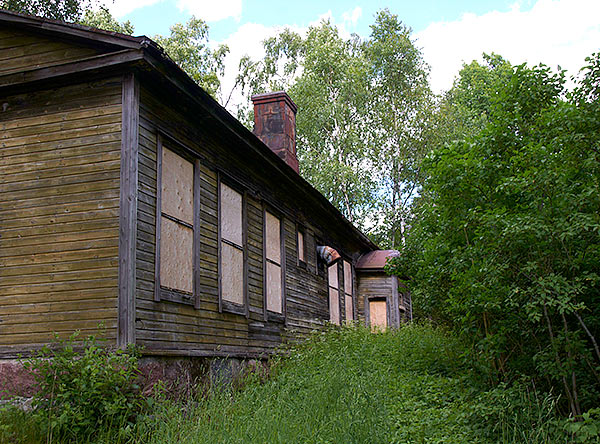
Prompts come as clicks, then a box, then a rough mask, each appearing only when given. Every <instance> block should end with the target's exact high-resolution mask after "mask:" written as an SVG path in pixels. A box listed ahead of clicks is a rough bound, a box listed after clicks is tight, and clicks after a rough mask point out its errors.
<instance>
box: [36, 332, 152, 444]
mask: <svg viewBox="0 0 600 444" xmlns="http://www.w3.org/2000/svg"><path fill="white" fill-rule="evenodd" d="M78 336H79V333H78V332H76V333H74V334H73V335H72V336H71V337H69V338H68V339H67V340H59V339H58V337H57V338H56V340H55V343H54V344H53V346H52V347H44V348H43V349H42V350H41V351H40V352H39V353H38V354H37V356H35V357H34V358H31V359H29V360H27V361H25V362H24V365H25V366H26V368H28V369H29V370H31V371H32V372H33V374H34V376H35V379H36V382H37V383H38V385H39V392H38V393H37V394H36V395H35V397H34V402H33V406H34V416H35V418H36V419H37V420H38V423H39V425H40V426H41V429H42V430H43V431H44V432H45V433H46V435H47V436H49V437H51V436H52V435H55V436H60V437H64V438H67V439H73V440H79V439H80V438H81V439H83V438H87V437H89V436H91V435H92V434H95V433H97V432H98V431H99V430H102V429H110V428H115V427H116V428H123V429H124V430H125V431H126V430H128V428H131V427H132V425H133V422H134V420H135V419H136V416H137V415H138V414H139V413H140V412H141V411H142V408H143V406H144V405H145V401H144V400H143V399H144V398H143V397H142V394H141V392H140V389H139V386H138V385H137V381H136V380H137V378H138V374H139V372H138V353H137V350H136V349H135V348H133V347H130V348H128V349H127V350H120V349H111V348H109V347H102V346H100V344H99V340H98V339H96V337H94V336H90V337H88V338H85V339H84V340H83V341H81V342H79V343H78V342H77V339H78Z"/></svg>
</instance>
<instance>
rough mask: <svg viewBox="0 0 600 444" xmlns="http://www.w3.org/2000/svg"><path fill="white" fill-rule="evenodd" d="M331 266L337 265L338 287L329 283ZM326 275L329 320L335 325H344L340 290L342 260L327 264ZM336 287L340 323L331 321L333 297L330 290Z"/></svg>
mask: <svg viewBox="0 0 600 444" xmlns="http://www.w3.org/2000/svg"><path fill="white" fill-rule="evenodd" d="M331 267H336V273H337V281H338V282H337V288H336V287H333V286H331V285H330V283H329V268H331ZM325 277H326V279H327V308H328V310H329V322H330V323H331V324H333V325H342V304H341V303H340V302H341V301H340V298H341V291H340V260H337V261H335V263H334V264H332V265H327V264H325ZM331 289H334V290H336V291H337V301H338V316H339V323H338V324H336V323H334V322H332V321H331V298H330V296H329V290H331Z"/></svg>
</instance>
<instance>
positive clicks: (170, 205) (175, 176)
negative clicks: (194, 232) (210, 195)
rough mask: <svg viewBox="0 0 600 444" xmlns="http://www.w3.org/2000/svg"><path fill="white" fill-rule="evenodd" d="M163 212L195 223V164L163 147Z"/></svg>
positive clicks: (189, 222) (191, 223)
mask: <svg viewBox="0 0 600 444" xmlns="http://www.w3.org/2000/svg"><path fill="white" fill-rule="evenodd" d="M161 199H162V201H161V206H162V212H163V213H165V214H168V215H169V216H172V217H174V218H176V219H179V220H180V221H183V222H186V223H188V224H190V225H193V224H194V164H193V163H192V162H189V161H188V160H186V159H184V158H183V157H181V156H179V155H177V154H175V153H174V152H173V151H171V150H170V149H168V148H165V147H163V149H162V184H161Z"/></svg>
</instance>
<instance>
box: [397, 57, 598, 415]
mask: <svg viewBox="0 0 600 444" xmlns="http://www.w3.org/2000/svg"><path fill="white" fill-rule="evenodd" d="M506 63H507V62H506ZM506 63H505V62H503V63H502V70H503V72H502V74H501V75H500V76H498V79H499V81H498V82H496V83H495V84H494V87H493V89H492V90H489V91H488V92H487V93H485V92H484V93H480V94H479V93H476V94H471V90H470V89H469V88H466V89H462V90H461V91H460V92H461V93H464V94H463V96H462V98H465V99H468V100H467V101H466V102H465V105H464V106H465V107H466V108H467V110H468V111H469V112H472V115H473V116H474V119H475V120H474V121H476V123H477V124H476V125H475V126H474V127H473V133H472V134H468V133H467V135H466V137H464V138H463V139H462V140H457V141H455V142H453V143H450V144H447V145H445V146H439V147H437V148H436V149H435V150H434V151H433V152H432V153H431V154H430V155H429V156H428V157H427V159H426V161H425V162H424V173H425V174H426V179H425V181H424V186H423V190H422V194H421V197H420V198H419V205H418V206H417V210H416V212H415V217H414V218H413V220H412V222H411V225H412V227H411V230H410V233H409V235H408V238H407V245H406V248H405V249H404V251H403V255H402V257H401V258H400V259H397V260H396V263H395V265H394V267H393V269H394V270H395V272H396V273H398V274H400V275H402V276H410V277H411V279H410V283H409V285H410V287H411V291H412V294H413V301H414V304H415V307H416V308H417V309H419V310H421V311H422V313H426V314H427V316H432V317H434V318H436V319H441V320H445V321H447V322H450V323H451V324H452V325H454V326H455V327H456V328H457V330H459V331H460V332H462V333H463V334H464V335H465V337H466V338H468V339H469V340H470V341H471V342H472V343H473V344H474V348H475V349H476V351H478V352H479V353H480V356H481V357H482V359H484V360H485V361H486V362H487V363H488V364H489V368H490V371H491V375H495V377H499V378H502V379H505V380H511V379H512V378H514V377H516V376H517V375H519V374H521V375H527V376H529V377H532V378H534V379H535V380H536V383H537V384H539V385H546V387H548V388H553V389H554V390H556V391H560V392H562V393H563V396H564V398H563V399H564V400H565V408H566V409H567V410H568V411H569V412H571V414H573V415H575V416H577V415H580V414H581V413H582V411H583V410H585V409H589V408H591V407H594V406H597V400H598V399H599V395H600V379H599V378H598V369H599V368H600V349H599V348H598V343H597V340H596V338H597V337H598V335H599V334H600V308H599V307H600V304H599V302H600V301H599V299H598V294H599V289H600V288H599V286H600V265H599V264H600V103H599V101H598V84H600V56H599V55H598V54H595V55H594V56H593V57H591V58H590V59H588V66H586V68H585V69H584V74H583V77H582V78H581V79H580V81H579V83H578V86H577V88H576V89H575V90H574V91H573V92H569V91H568V90H567V89H566V88H565V79H564V74H563V73H562V72H559V73H557V74H555V73H552V72H551V71H550V70H549V69H548V68H547V67H545V66H543V65H541V66H538V67H534V68H528V67H527V66H524V65H521V66H517V67H514V68H510V70H509V71H505V69H506V67H507V66H509V65H507V64H506ZM473 66H474V65H470V66H469V68H472V67H473ZM492 71H493V70H492ZM507 72H510V74H509V75H507ZM463 73H466V74H469V75H470V74H472V73H473V71H472V70H470V69H467V70H466V71H464V70H463ZM489 73H490V72H487V73H486V74H485V76H484V77H486V76H487V75H488V74H489ZM465 84H471V85H472V84H479V83H478V82H474V80H473V77H470V76H465V79H459V80H458V82H457V83H456V84H455V85H459V86H464V85H465ZM480 85H481V86H483V87H484V88H482V89H484V90H485V89H487V84H485V83H484V84H480ZM471 96H472V99H473V100H471V99H470V97H471ZM459 103H460V102H459ZM482 112H483V113H485V116H486V117H485V123H483V122H482V121H480V120H478V119H479V116H481V115H482ZM479 125H481V126H480V129H479V130H477V129H476V128H477V126H479Z"/></svg>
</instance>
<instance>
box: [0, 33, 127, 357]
mask: <svg viewBox="0 0 600 444" xmlns="http://www.w3.org/2000/svg"><path fill="white" fill-rule="evenodd" d="M0 35H3V36H6V34H5V33H4V34H0ZM4 41H6V38H4ZM120 139H121V81H120V79H118V78H117V79H109V80H104V81H101V82H94V83H85V84H79V85H73V86H66V87H61V88H58V89H53V90H43V91H36V92H29V93H26V94H20V95H14V96H5V97H0V356H8V355H14V354H15V353H17V352H21V351H23V350H26V349H31V348H36V347H38V346H39V344H42V343H47V342H49V341H50V339H51V338H52V332H58V333H64V334H70V333H72V332H74V331H75V330H78V329H79V330H82V332H83V333H84V334H85V333H89V332H91V331H93V330H96V329H97V326H98V323H100V322H103V323H104V325H105V327H106V329H107V335H108V337H109V338H113V339H114V338H115V334H116V330H115V323H116V320H117V271H118V260H117V258H118V236H119V226H118V225H119V217H118V216H119V163H120V145H121V142H120Z"/></svg>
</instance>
